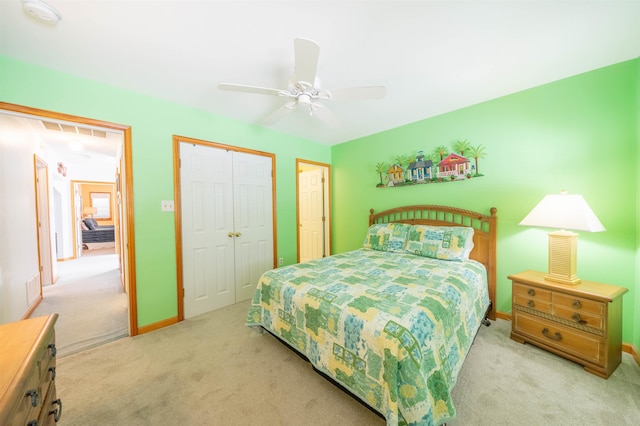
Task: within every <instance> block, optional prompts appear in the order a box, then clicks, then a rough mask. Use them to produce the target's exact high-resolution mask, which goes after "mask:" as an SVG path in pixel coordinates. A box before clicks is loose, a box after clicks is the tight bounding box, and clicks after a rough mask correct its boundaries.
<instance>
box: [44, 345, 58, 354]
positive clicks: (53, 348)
mask: <svg viewBox="0 0 640 426" xmlns="http://www.w3.org/2000/svg"><path fill="white" fill-rule="evenodd" d="M47 349H51V356H52V357H55V356H56V354H57V353H58V350H57V349H56V344H55V343H50V344H49V346H47Z"/></svg>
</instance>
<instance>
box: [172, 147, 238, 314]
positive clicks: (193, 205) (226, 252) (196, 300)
mask: <svg viewBox="0 0 640 426" xmlns="http://www.w3.org/2000/svg"><path fill="white" fill-rule="evenodd" d="M180 160H181V168H180V191H181V206H180V208H181V212H182V264H183V286H184V293H185V294H184V313H185V318H190V317H193V316H196V315H199V314H202V313H204V312H209V311H211V310H213V309H217V308H220V307H222V306H226V305H229V304H233V303H234V302H235V289H234V284H233V283H234V262H233V258H234V245H233V242H234V241H233V240H234V239H233V238H232V237H229V232H231V231H232V230H233V184H232V178H233V177H232V156H231V153H229V152H227V151H225V150H221V149H213V148H210V147H205V146H201V145H193V144H186V143H182V144H180Z"/></svg>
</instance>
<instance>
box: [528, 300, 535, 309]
mask: <svg viewBox="0 0 640 426" xmlns="http://www.w3.org/2000/svg"><path fill="white" fill-rule="evenodd" d="M527 305H529V307H530V308H533V307H534V306H536V302H534V301H533V300H529V301H528V302H527Z"/></svg>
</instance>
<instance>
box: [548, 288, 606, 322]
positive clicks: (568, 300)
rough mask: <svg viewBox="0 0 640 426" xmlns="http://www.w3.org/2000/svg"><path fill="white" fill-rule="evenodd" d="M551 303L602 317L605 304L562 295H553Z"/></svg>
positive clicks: (556, 293)
mask: <svg viewBox="0 0 640 426" xmlns="http://www.w3.org/2000/svg"><path fill="white" fill-rule="evenodd" d="M553 303H554V305H557V306H564V307H566V308H568V309H573V310H574V311H576V312H580V313H583V312H585V313H589V314H592V315H600V316H602V315H604V313H605V304H604V303H603V302H596V301H595V300H589V299H585V298H583V297H577V296H572V295H570V294H564V293H558V292H554V293H553Z"/></svg>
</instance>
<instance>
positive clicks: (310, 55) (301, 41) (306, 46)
mask: <svg viewBox="0 0 640 426" xmlns="http://www.w3.org/2000/svg"><path fill="white" fill-rule="evenodd" d="M293 47H294V53H295V61H296V68H295V75H296V79H297V80H298V81H299V82H300V81H303V82H305V83H308V84H309V85H310V86H313V85H314V84H315V80H316V71H317V70H318V57H319V56H320V46H319V45H318V44H317V43H316V42H315V41H312V40H308V39H306V38H296V39H295V40H293Z"/></svg>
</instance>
